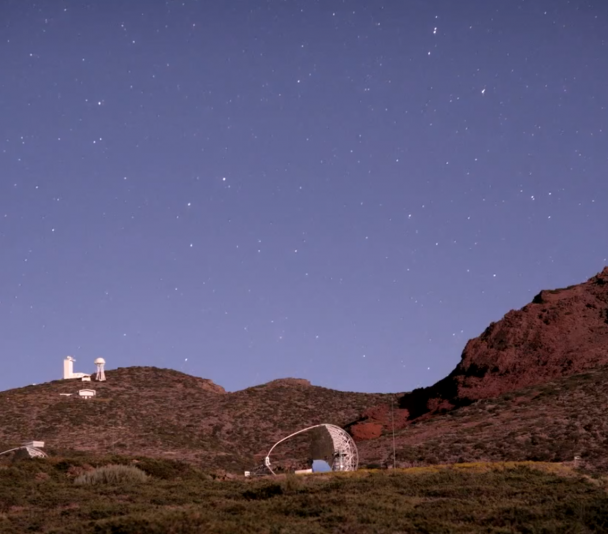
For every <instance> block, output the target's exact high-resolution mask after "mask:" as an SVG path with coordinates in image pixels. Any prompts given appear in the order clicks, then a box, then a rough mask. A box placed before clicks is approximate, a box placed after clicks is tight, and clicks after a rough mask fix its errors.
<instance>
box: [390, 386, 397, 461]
mask: <svg viewBox="0 0 608 534" xmlns="http://www.w3.org/2000/svg"><path fill="white" fill-rule="evenodd" d="M394 403H395V397H394V396H391V423H392V426H393V469H395V466H396V458H395V414H394V413H393V405H394Z"/></svg>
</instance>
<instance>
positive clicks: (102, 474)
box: [74, 465, 149, 486]
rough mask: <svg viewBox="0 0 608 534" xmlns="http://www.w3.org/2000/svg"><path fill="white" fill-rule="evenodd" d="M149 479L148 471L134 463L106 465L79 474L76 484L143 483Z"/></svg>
mask: <svg viewBox="0 0 608 534" xmlns="http://www.w3.org/2000/svg"><path fill="white" fill-rule="evenodd" d="M148 479H149V477H148V475H146V473H144V472H143V471H142V470H141V469H139V468H137V467H135V466H133V465H105V466H103V467H98V468H97V469H93V470H91V471H87V472H86V473H83V474H82V475H79V476H77V477H76V478H75V479H74V484H77V485H80V486H82V485H85V484H89V485H95V484H141V483H142V482H147V481H148Z"/></svg>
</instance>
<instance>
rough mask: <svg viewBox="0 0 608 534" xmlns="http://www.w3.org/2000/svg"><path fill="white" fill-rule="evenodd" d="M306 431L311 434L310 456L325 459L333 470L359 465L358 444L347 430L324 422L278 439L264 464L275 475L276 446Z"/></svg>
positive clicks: (344, 469)
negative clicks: (274, 455)
mask: <svg viewBox="0 0 608 534" xmlns="http://www.w3.org/2000/svg"><path fill="white" fill-rule="evenodd" d="M304 433H309V434H310V438H311V440H310V457H311V458H312V459H315V460H324V461H326V462H327V463H328V464H329V465H330V466H331V469H332V471H355V470H356V469H357V467H358V466H359V453H358V451H357V446H356V445H355V442H354V441H353V438H351V437H350V436H349V435H348V433H347V432H346V431H344V430H343V429H341V428H340V427H339V426H336V425H330V424H322V425H314V426H310V427H308V428H303V429H302V430H298V431H297V432H294V433H293V434H290V435H289V436H287V437H285V438H283V439H281V440H279V441H277V442H276V443H275V444H274V445H273V446H272V447H271V449H270V450H269V451H268V454H267V455H266V458H265V460H264V464H265V465H266V467H267V468H268V470H269V471H270V472H271V473H272V474H273V475H275V474H276V473H275V471H274V469H273V468H275V466H274V465H273V464H272V463H271V455H272V452H273V451H274V450H275V448H276V447H277V446H278V445H280V444H281V443H284V442H286V441H289V440H292V439H293V438H295V437H296V436H299V435H301V434H304Z"/></svg>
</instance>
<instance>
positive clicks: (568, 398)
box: [359, 366, 608, 471]
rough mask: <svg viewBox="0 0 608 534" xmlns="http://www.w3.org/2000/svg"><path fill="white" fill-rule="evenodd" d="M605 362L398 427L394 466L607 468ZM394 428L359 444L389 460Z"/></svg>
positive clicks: (367, 455) (372, 458)
mask: <svg viewBox="0 0 608 534" xmlns="http://www.w3.org/2000/svg"><path fill="white" fill-rule="evenodd" d="M607 383H608V366H604V367H599V368H596V369H593V370H591V371H589V372H586V373H581V374H577V375H572V376H569V377H564V378H560V379H558V380H555V381H551V382H547V383H544V384H538V385H535V386H531V387H528V388H523V389H520V390H517V391H513V392H509V393H505V394H503V395H501V396H499V397H497V398H493V399H483V400H479V401H476V402H475V403H473V404H471V405H469V406H466V407H462V408H459V409H456V410H452V411H449V412H447V413H445V414H442V415H435V416H433V417H430V418H426V419H424V418H422V419H419V420H418V421H415V422H413V423H410V424H409V425H407V426H406V428H402V429H397V430H396V431H395V448H396V454H395V459H396V464H397V466H403V467H408V466H412V465H426V464H437V463H454V462H479V461H527V460H531V461H549V462H572V461H573V460H574V457H575V456H580V457H581V460H580V462H577V463H578V464H580V465H581V466H582V467H587V468H590V469H594V470H602V471H606V470H608V454H607V451H608V419H607V418H606V415H605V414H606V407H608V389H607V388H606V384H607ZM392 441H393V438H392V432H385V433H384V435H383V436H382V437H380V438H378V439H372V440H369V441H364V442H360V443H359V452H360V455H361V457H362V458H363V459H364V461H365V462H367V463H368V464H382V465H392V463H393V455H392V448H393V445H392Z"/></svg>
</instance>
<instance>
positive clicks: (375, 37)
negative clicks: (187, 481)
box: [0, 0, 608, 391]
mask: <svg viewBox="0 0 608 534" xmlns="http://www.w3.org/2000/svg"><path fill="white" fill-rule="evenodd" d="M607 28H608V2H606V1H605V0H595V1H586V2H574V1H573V2H568V1H564V0H537V1H523V0H522V1H515V0H513V1H511V0H509V1H491V0H467V1H466V2H464V1H463V2H460V1H459V2H456V1H454V0H437V1H429V0H424V1H423V0H411V1H410V0H401V1H396V0H394V1H384V2H382V1H378V2H376V1H374V2H371V1H365V2H364V1H361V0H359V1H355V0H353V1H349V0H344V1H336V0H323V1H314V0H299V1H298V0H284V1H281V0H267V1H260V0H234V1H229V0H226V1H222V2H219V1H217V2H211V1H192V0H190V1H188V0H186V1H183V2H182V1H167V2H163V1H157V0H146V1H143V0H137V1H136V0H132V1H124V0H120V1H118V0H110V1H106V0H104V1H103V2H101V1H99V2H81V1H75V0H72V1H68V0H63V1H62V0H57V1H54V2H36V3H34V2H30V1H25V0H18V1H17V0H12V1H3V2H1V3H0V73H1V76H0V358H1V363H2V366H1V367H0V389H8V388H12V387H17V386H21V385H26V384H29V383H33V382H42V381H47V380H52V379H56V378H59V377H61V372H62V360H63V358H64V356H65V355H67V354H71V355H73V356H74V357H75V358H76V359H77V363H76V366H75V370H77V371H89V372H90V371H92V370H93V368H94V366H93V363H92V362H93V360H94V359H95V358H97V357H99V356H102V357H104V358H105V359H106V360H107V362H108V364H107V365H108V368H110V369H111V368H113V367H124V366H131V365H154V366H159V367H170V368H174V369H178V370H182V371H185V372H188V373H190V374H194V375H197V376H202V377H205V378H210V379H212V380H213V381H215V382H216V383H218V384H220V385H222V386H224V387H226V388H227V389H229V390H234V389H241V388H244V387H248V386H251V385H254V384H259V383H262V382H266V381H268V380H271V379H274V378H278V377H285V376H296V377H303V378H308V379H309V380H311V381H312V383H313V384H317V385H322V386H326V387H331V388H336V389H342V390H358V391H406V390H410V389H412V388H415V387H418V386H426V385H430V384H432V383H433V382H435V381H437V380H438V379H440V378H442V377H443V376H445V375H446V374H447V373H448V372H449V371H451V370H452V368H453V367H454V366H455V365H456V364H457V363H458V361H459V359H460V354H461V351H462V349H463V347H464V345H465V343H466V341H467V339H469V338H471V337H475V336H477V335H479V334H480V333H481V332H482V331H483V330H484V328H485V327H486V326H487V325H488V323H489V322H490V321H495V320H498V319H500V318H501V317H502V316H503V314H504V313H506V312H507V311H508V310H509V309H511V308H519V307H521V306H523V305H525V304H526V303H527V302H529V301H530V300H531V299H532V297H533V295H534V294H536V293H537V292H538V291H539V290H540V289H543V288H553V287H559V286H565V285H569V284H573V283H578V282H582V281H584V280H586V279H587V278H589V277H590V276H592V275H594V274H595V273H596V272H598V271H600V270H601V269H602V268H603V267H604V266H605V265H606V264H607V263H608V260H607V257H608V251H607V247H606V237H605V236H606V230H608V173H607V170H608V136H607V133H608V132H607V128H608V126H607V118H608V67H607V66H608V41H607V39H608V33H607V30H606V29H607Z"/></svg>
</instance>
